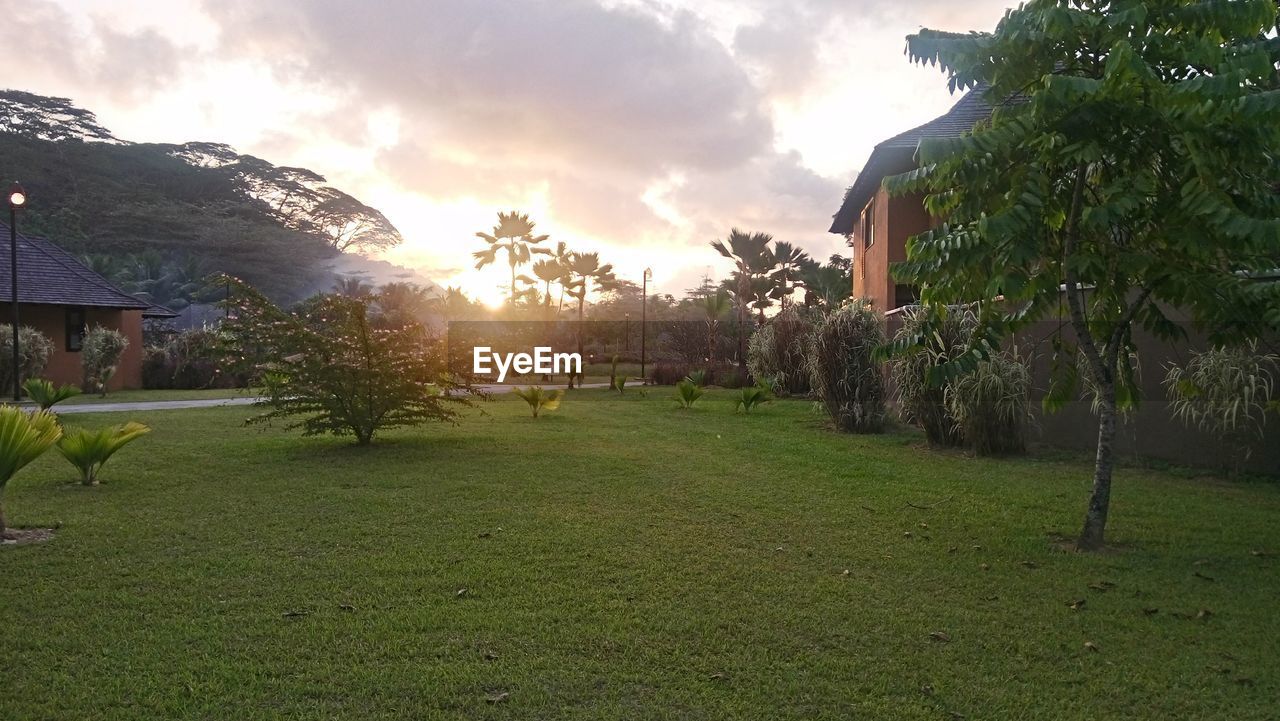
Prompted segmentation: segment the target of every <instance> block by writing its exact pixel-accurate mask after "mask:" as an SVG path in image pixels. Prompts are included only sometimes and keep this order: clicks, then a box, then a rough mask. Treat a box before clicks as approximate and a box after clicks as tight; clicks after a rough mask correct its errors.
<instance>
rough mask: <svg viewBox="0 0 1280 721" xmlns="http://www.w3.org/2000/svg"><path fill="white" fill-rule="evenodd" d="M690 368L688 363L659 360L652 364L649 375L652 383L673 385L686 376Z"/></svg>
mask: <svg viewBox="0 0 1280 721" xmlns="http://www.w3.org/2000/svg"><path fill="white" fill-rule="evenodd" d="M691 370H692V369H691V367H690V366H689V364H688V363H680V362H675V361H659V362H658V363H655V364H654V365H653V370H652V371H651V373H652V375H651V376H650V377H651V378H652V379H653V383H654V385H659V386H673V385H675V384H677V383H679V382H680V380H681V379H683V378H684V377H686V376H688V375H689V373H690V372H691Z"/></svg>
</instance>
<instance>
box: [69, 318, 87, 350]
mask: <svg viewBox="0 0 1280 721" xmlns="http://www.w3.org/2000/svg"><path fill="white" fill-rule="evenodd" d="M83 345H84V308H67V352H69V353H78V352H79V351H80V348H81V347H82V346H83Z"/></svg>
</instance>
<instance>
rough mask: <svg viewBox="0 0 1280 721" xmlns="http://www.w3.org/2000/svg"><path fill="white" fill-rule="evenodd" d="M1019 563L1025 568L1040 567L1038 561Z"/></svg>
mask: <svg viewBox="0 0 1280 721" xmlns="http://www.w3.org/2000/svg"><path fill="white" fill-rule="evenodd" d="M1019 565H1021V566H1022V567H1023V568H1039V567H1040V564H1038V563H1036V562H1035V561H1021V562H1019Z"/></svg>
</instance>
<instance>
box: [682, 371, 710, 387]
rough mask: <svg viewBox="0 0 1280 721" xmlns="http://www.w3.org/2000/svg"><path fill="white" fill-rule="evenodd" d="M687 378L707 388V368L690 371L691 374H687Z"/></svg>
mask: <svg viewBox="0 0 1280 721" xmlns="http://www.w3.org/2000/svg"><path fill="white" fill-rule="evenodd" d="M685 379H686V380H688V381H689V382H691V383H693V384H694V385H695V386H698V387H699V388H705V387H706V385H707V371H706V369H699V370H696V371H689V375H687V376H685Z"/></svg>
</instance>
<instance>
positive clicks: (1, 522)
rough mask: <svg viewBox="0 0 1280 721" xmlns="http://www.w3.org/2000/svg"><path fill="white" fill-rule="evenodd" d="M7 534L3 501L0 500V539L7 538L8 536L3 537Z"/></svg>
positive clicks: (0, 489)
mask: <svg viewBox="0 0 1280 721" xmlns="http://www.w3.org/2000/svg"><path fill="white" fill-rule="evenodd" d="M3 492H4V489H3V488H0V493H3ZM8 532H9V526H8V525H7V523H6V521H5V517H4V499H3V498H0V538H8V536H6V535H5V534H6V533H8Z"/></svg>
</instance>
